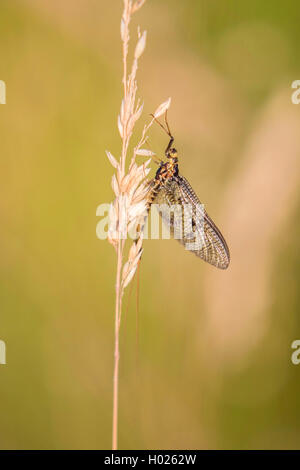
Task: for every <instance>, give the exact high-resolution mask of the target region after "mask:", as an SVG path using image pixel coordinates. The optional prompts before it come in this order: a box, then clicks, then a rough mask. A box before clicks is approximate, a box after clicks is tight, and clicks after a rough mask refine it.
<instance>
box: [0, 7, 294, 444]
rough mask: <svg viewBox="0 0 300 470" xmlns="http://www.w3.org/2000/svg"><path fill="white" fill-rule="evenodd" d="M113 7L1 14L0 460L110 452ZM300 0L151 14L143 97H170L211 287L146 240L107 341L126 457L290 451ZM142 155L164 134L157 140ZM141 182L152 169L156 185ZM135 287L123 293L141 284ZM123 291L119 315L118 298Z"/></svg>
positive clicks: (140, 20)
mask: <svg viewBox="0 0 300 470" xmlns="http://www.w3.org/2000/svg"><path fill="white" fill-rule="evenodd" d="M121 11H122V2H121V1H114V2H105V1H103V0H43V1H41V0H14V1H11V0H1V4H0V58H1V60H0V79H1V80H4V81H5V83H6V87H7V104H6V105H1V106H0V135H1V144H0V146H1V173H0V178H1V193H2V194H1V199H0V216H1V231H0V260H1V261H0V276H1V284H0V286H1V287H0V298H1V302H0V306H1V310H0V312H1V314H0V339H1V340H4V341H5V343H6V346H7V364H6V365H0V416H1V419H0V448H2V449H14V448H17V449H29V448H31V449H32V448H33V449H35V448H36V449H39V448H42V449H45V448H46V449H61V448H70V449H78V448H79V449H90V448H110V446H111V407H112V367H113V333H114V331H113V330H114V283H115V268H116V256H115V252H114V250H113V248H112V247H111V246H110V245H109V244H108V243H107V242H106V241H100V240H98V239H97V238H96V232H95V230H96V224H97V222H98V220H99V219H98V218H97V217H96V215H95V214H96V208H97V206H98V205H99V204H100V203H102V202H110V201H111V200H112V197H113V196H112V190H111V186H110V179H111V176H112V171H113V169H112V167H111V165H110V164H109V162H108V160H107V158H106V156H105V149H109V150H110V151H111V152H112V153H113V154H114V155H115V156H118V155H119V152H120V138H119V135H118V131H117V127H116V123H117V114H118V112H119V107H120V101H121V96H122V87H121V73H122V66H121V46H120V33H119V24H120V17H121ZM298 23H299V4H298V2H297V1H291V0H286V1H285V2H282V1H280V0H275V1H273V2H272V5H271V4H270V3H269V4H268V3H267V2H261V1H260V0H251V1H250V0H247V1H244V2H238V1H233V0H218V1H213V0H205V1H199V0H189V1H188V2H183V1H180V0H165V1H161V0H147V2H146V4H145V6H144V7H143V8H142V9H141V10H140V11H139V12H138V13H137V15H136V16H135V18H134V21H133V23H132V29H131V39H132V42H131V46H133V45H134V41H135V39H136V27H137V25H138V24H140V25H141V28H142V29H146V30H147V31H148V39H147V48H146V51H145V53H144V55H143V57H142V58H141V61H140V70H139V74H138V78H139V92H138V94H139V96H141V97H142V99H143V100H144V102H145V108H144V110H145V112H144V115H143V117H142V119H141V123H140V125H139V126H140V128H141V125H142V124H143V122H145V120H147V119H148V117H147V115H148V114H149V113H150V112H153V111H154V110H155V108H156V107H157V106H158V105H159V104H160V103H161V102H162V101H164V100H165V99H167V98H168V97H169V96H171V97H172V106H171V109H170V112H169V121H170V126H171V129H172V132H173V133H174V135H175V137H176V147H177V149H178V151H179V155H180V171H181V173H182V174H183V175H185V177H186V178H188V180H189V181H190V183H191V184H192V186H193V187H194V189H195V191H196V192H197V194H198V195H199V197H200V199H201V201H202V202H203V203H205V205H206V208H207V211H208V213H209V214H210V215H211V217H212V218H213V219H214V220H215V222H216V223H217V225H218V226H220V228H221V230H222V232H223V233H224V236H225V238H226V240H227V242H228V244H229V247H230V249H231V256H232V262H231V266H230V267H229V269H228V270H227V271H225V272H223V271H218V270H216V269H214V268H213V267H212V266H210V265H206V264H205V263H203V262H202V261H200V260H199V259H198V258H196V257H195V256H193V255H192V254H190V253H187V252H185V250H184V249H183V248H182V247H181V246H180V245H179V244H178V243H177V242H176V241H174V240H147V241H146V242H145V250H144V255H143V260H142V265H141V271H140V315H139V348H138V351H137V348H136V307H135V287H134V291H133V293H132V296H131V300H130V303H129V309H128V312H127V313H126V314H125V316H124V323H123V324H122V331H121V364H120V367H121V376H120V432H119V445H120V448H123V449H124V448H126V449H137V448H149V449H155V448H157V449H159V448H166V449H167V448H169V449H175V448H182V449H184V448H187V449H192V448H194V449H195V448H198V449H201V448H239V449H248V448H299V443H300V424H299V422H300V398H299V397H300V365H299V366H296V365H293V364H292V362H291V354H292V349H291V343H292V341H293V340H295V339H300V320H299V306H300V299H299V289H298V283H299V279H300V273H299V244H298V240H299V229H300V227H299V191H298V187H299V156H300V139H299V135H300V133H299V131H300V105H298V106H297V105H294V104H292V102H291V94H292V91H293V90H292V89H291V83H292V82H293V81H294V80H296V79H300V66H299V64H300V51H299V40H300V30H299V24H298ZM150 142H151V147H152V149H153V150H154V151H155V152H156V153H160V152H162V151H163V149H164V148H165V146H166V143H167V139H166V136H165V135H164V134H163V133H162V132H161V130H160V129H159V127H158V126H156V127H155V126H154V127H153V128H152V130H151V136H150ZM154 171H155V167H153V173H154ZM135 285H136V281H135ZM128 291H129V289H127V293H126V296H125V299H124V306H125V309H126V305H127V303H128Z"/></svg>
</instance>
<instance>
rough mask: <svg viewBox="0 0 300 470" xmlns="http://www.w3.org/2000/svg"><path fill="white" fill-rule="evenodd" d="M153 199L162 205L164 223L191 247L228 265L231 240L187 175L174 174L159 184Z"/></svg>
mask: <svg viewBox="0 0 300 470" xmlns="http://www.w3.org/2000/svg"><path fill="white" fill-rule="evenodd" d="M152 202H153V203H155V204H159V205H160V214H161V216H162V219H163V221H164V223H166V224H168V225H169V226H170V229H171V234H172V236H173V237H174V238H176V239H178V241H179V242H180V243H182V244H183V245H184V247H185V248H186V249H187V250H189V251H192V252H193V253H195V255H196V256H199V257H200V258H202V259H203V260H204V261H206V262H208V263H210V264H212V265H213V266H216V267H217V268H220V269H226V268H227V267H228V265H229V262H230V254H229V249H228V246H227V243H226V241H225V239H224V237H223V235H222V234H221V232H220V230H219V229H218V228H217V226H216V225H215V224H214V222H213V221H212V220H211V218H210V217H209V216H208V214H207V213H206V211H205V210H204V208H203V206H202V205H201V202H200V201H199V199H198V197H197V195H196V193H195V192H194V190H193V189H192V187H191V185H190V184H189V182H188V181H187V180H186V179H185V178H184V177H182V176H179V175H178V176H174V177H173V178H171V179H169V180H168V181H166V182H165V184H164V185H161V186H159V187H158V188H156V191H155V196H154V197H153V199H152ZM164 205H167V206H169V207H171V208H172V212H171V214H170V213H168V211H164Z"/></svg>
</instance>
